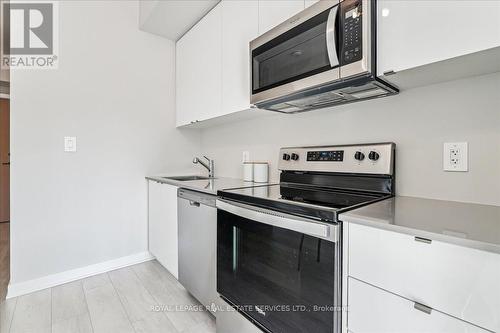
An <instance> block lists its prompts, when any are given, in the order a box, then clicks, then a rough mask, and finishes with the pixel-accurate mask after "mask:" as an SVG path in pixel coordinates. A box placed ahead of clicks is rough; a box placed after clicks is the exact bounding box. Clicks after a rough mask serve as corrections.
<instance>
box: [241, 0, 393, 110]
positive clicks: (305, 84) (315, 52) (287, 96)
mask: <svg viewBox="0 0 500 333" xmlns="http://www.w3.org/2000/svg"><path fill="white" fill-rule="evenodd" d="M250 58H251V103H252V104H254V105H255V106H257V107H259V108H261V109H268V110H272V111H280V112H288V113H293V112H301V111H306V110H310V109H317V108H323V107H328V106H332V105H337V104H344V103H349V102H355V101H359V100H364V99H369V98H376V97H382V96H387V95H392V94H396V93H397V92H398V89H397V88H396V87H394V86H392V85H390V84H389V83H387V82H385V81H383V80H382V79H380V78H378V77H377V76H376V1H375V0H340V1H339V0H320V1H318V2H317V3H315V4H314V5H312V6H310V7H309V8H307V9H305V10H304V11H302V12H300V13H299V14H297V15H295V16H293V17H292V18H290V19H288V20H287V21H286V22H283V23H282V24H280V25H278V26H277V27H275V28H273V29H271V30H270V31H268V32H266V33H264V34H263V35H261V36H260V37H258V38H256V39H255V40H253V41H252V42H250Z"/></svg>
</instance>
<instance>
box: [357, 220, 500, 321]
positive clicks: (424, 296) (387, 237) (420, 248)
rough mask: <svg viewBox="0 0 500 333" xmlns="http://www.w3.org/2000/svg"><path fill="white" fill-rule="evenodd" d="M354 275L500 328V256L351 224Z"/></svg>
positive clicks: (472, 319)
mask: <svg viewBox="0 0 500 333" xmlns="http://www.w3.org/2000/svg"><path fill="white" fill-rule="evenodd" d="M348 228H349V249H348V251H349V253H348V256H349V262H348V271H349V273H348V274H349V276H352V277H355V278H357V279H359V280H361V281H366V282H367V283H370V284H372V285H375V286H377V287H380V288H382V289H385V290H388V291H391V292H393V293H395V294H398V295H401V296H403V297H405V298H407V299H411V300H414V301H416V302H419V303H422V304H425V305H428V306H430V307H432V308H434V309H437V310H439V311H442V312H444V313H447V314H450V315H452V316H454V317H457V318H461V319H463V320H466V321H468V322H471V323H474V324H475V325H478V326H481V327H484V328H487V329H489V330H492V331H500V283H498V281H500V255H498V254H495V253H490V252H485V251H479V250H475V249H470V248H465V247H461V246H457V245H452V244H447V243H442V242H436V241H432V242H431V243H427V242H422V241H417V240H416V239H415V237H412V236H410V235H406V234H401V233H396V232H391V231H386V230H380V229H376V228H371V227H366V226H362V225H356V224H351V223H349V226H348Z"/></svg>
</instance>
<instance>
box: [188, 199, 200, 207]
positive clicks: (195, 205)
mask: <svg viewBox="0 0 500 333" xmlns="http://www.w3.org/2000/svg"><path fill="white" fill-rule="evenodd" d="M189 205H190V206H193V207H200V203H199V202H196V201H191V200H190V201H189Z"/></svg>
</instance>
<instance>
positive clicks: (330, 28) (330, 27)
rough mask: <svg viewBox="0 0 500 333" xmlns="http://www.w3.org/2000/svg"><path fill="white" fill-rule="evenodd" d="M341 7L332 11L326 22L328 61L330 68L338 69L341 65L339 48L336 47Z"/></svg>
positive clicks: (337, 6)
mask: <svg viewBox="0 0 500 333" xmlns="http://www.w3.org/2000/svg"><path fill="white" fill-rule="evenodd" d="M339 6H340V5H336V6H335V7H333V8H332V9H331V10H330V13H329V14H328V20H327V22H326V50H327V52H328V59H329V60H330V66H331V67H332V68H333V67H337V66H338V65H339V57H338V55H337V46H336V45H335V43H336V40H335V29H336V27H335V25H336V23H337V11H338V9H339Z"/></svg>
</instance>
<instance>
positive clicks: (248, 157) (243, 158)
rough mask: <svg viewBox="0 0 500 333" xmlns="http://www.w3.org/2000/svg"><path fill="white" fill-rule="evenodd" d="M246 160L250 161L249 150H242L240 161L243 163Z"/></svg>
mask: <svg viewBox="0 0 500 333" xmlns="http://www.w3.org/2000/svg"><path fill="white" fill-rule="evenodd" d="M248 161H250V152H249V151H244V152H243V154H242V155H241V162H243V163H245V162H248Z"/></svg>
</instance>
